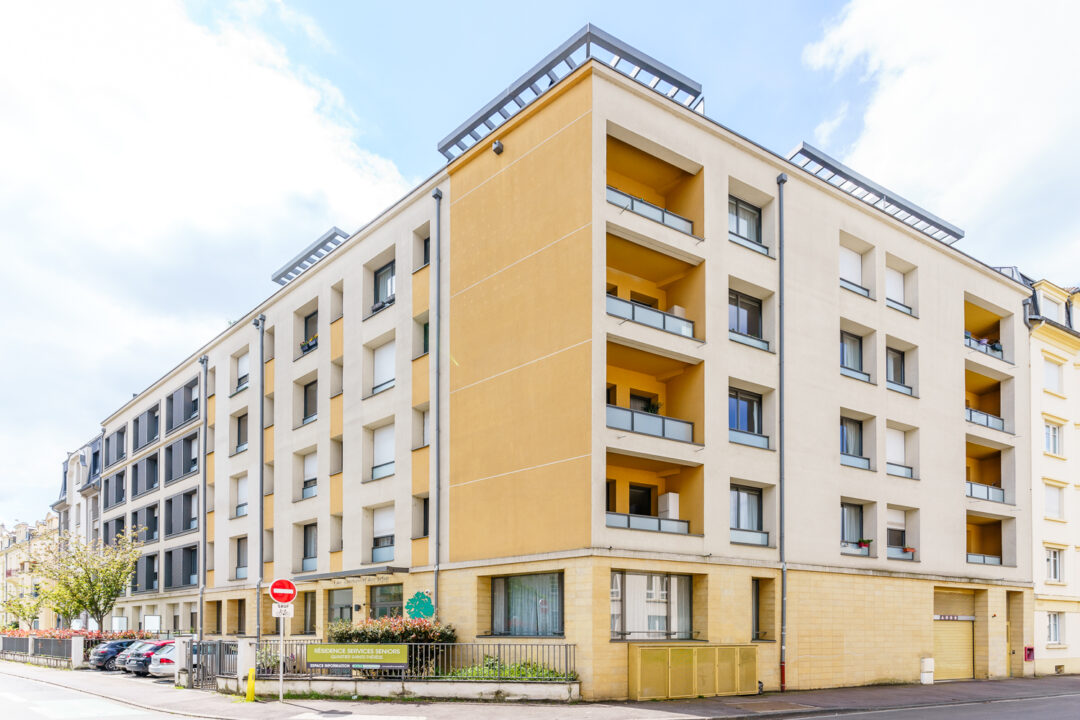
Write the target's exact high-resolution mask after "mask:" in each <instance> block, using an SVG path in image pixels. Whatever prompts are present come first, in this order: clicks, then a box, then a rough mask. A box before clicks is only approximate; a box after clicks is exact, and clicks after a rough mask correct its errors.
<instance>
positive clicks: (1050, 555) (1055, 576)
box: [1046, 548, 1064, 582]
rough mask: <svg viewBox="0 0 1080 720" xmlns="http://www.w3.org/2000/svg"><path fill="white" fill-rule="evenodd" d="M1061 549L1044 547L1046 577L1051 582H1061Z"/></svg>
mask: <svg viewBox="0 0 1080 720" xmlns="http://www.w3.org/2000/svg"><path fill="white" fill-rule="evenodd" d="M1063 560H1064V558H1062V556H1061V551H1060V550H1058V549H1057V548H1046V579H1047V580H1050V581H1052V582H1061V578H1062V576H1063V573H1062V569H1063V568H1062V561H1063Z"/></svg>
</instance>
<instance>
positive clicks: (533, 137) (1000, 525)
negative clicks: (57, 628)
mask: <svg viewBox="0 0 1080 720" xmlns="http://www.w3.org/2000/svg"><path fill="white" fill-rule="evenodd" d="M701 98H702V94H701V88H700V86H699V85H698V84H697V83H696V82H694V81H693V80H691V79H689V78H687V77H686V76H684V75H682V74H681V73H679V72H677V71H675V70H673V69H671V68H668V67H667V66H665V65H663V64H662V63H659V62H658V61H656V60H653V59H651V58H649V57H648V56H647V55H644V54H643V53H641V52H639V51H637V50H635V49H634V48H632V47H630V46H628V45H626V44H625V43H622V42H621V41H619V40H617V39H615V38H612V37H611V36H609V35H607V34H605V33H603V32H602V31H599V30H598V29H596V28H595V27H591V26H586V28H584V29H583V30H582V31H580V32H579V33H577V34H576V35H575V36H574V37H572V38H571V39H570V40H569V41H568V42H567V43H564V44H563V46H561V47H560V49H559V50H557V51H556V52H554V53H552V54H551V55H549V56H548V57H547V58H545V59H544V60H543V61H541V63H540V64H538V65H537V66H536V67H535V68H534V69H533V70H532V71H530V73H528V74H526V75H525V76H523V77H522V78H520V79H519V80H517V81H516V82H514V83H513V84H511V85H510V86H509V88H508V90H507V91H505V92H504V93H503V94H501V95H500V96H498V97H497V98H496V99H494V100H493V101H492V102H491V103H489V104H488V105H487V106H485V107H484V108H483V109H481V110H480V111H479V112H478V113H476V114H475V115H474V116H473V117H472V118H470V119H469V120H468V121H467V122H465V123H464V124H463V125H462V126H460V127H459V128H458V129H457V130H455V131H454V132H453V133H451V135H449V136H448V137H447V138H446V139H444V140H443V142H441V143H440V144H439V149H440V151H441V152H442V153H443V154H444V155H445V156H446V158H447V160H448V163H447V165H446V167H445V168H443V169H441V170H440V171H438V172H437V173H435V174H434V175H433V176H432V177H430V178H428V179H427V180H426V181H424V182H423V183H421V184H420V185H419V186H418V187H417V188H415V189H414V190H413V191H412V192H410V193H409V194H408V195H407V196H406V197H404V198H402V199H401V200H400V201H399V202H398V203H397V204H395V205H394V206H393V207H391V208H390V209H388V210H387V211H386V212H384V213H383V214H382V215H380V216H379V217H377V218H376V219H374V220H373V221H372V222H370V223H369V224H368V225H366V226H364V227H363V228H361V229H360V230H359V231H357V232H355V233H353V234H351V235H347V234H346V233H343V232H342V231H340V230H338V229H337V228H332V229H331V230H330V231H328V232H327V233H326V234H324V235H323V236H321V237H320V238H318V239H317V240H316V241H315V242H314V243H313V244H312V245H310V246H308V247H307V248H305V249H304V250H303V251H301V252H300V253H299V254H298V255H297V256H296V257H295V258H294V259H293V260H291V261H290V262H289V263H287V264H286V265H285V266H283V267H282V268H281V270H279V271H278V272H277V273H275V275H274V279H275V280H276V281H277V282H278V283H279V284H281V285H282V287H281V289H280V290H278V291H277V292H276V293H275V294H274V295H273V296H271V297H270V298H268V299H267V300H265V301H264V302H262V303H260V304H259V305H258V306H257V307H256V308H254V309H253V310H252V311H251V312H250V313H249V314H247V315H246V316H245V317H244V318H242V319H241V320H240V321H239V322H237V323H236V324H235V325H233V326H231V327H230V328H229V329H228V330H227V331H225V332H223V333H222V334H221V335H219V336H218V337H216V338H214V339H213V340H212V341H211V342H209V343H208V344H207V345H205V346H204V347H202V348H200V349H199V350H198V351H197V352H195V353H193V354H192V355H191V356H190V357H188V358H187V359H185V360H184V361H183V362H182V363H180V364H179V365H178V366H177V367H176V368H174V369H172V370H170V371H169V372H168V373H167V374H166V375H164V376H163V377H162V378H161V379H160V380H158V381H157V382H155V383H154V384H153V385H152V386H151V387H149V388H147V389H146V390H145V391H143V392H142V393H140V394H138V395H137V396H136V397H135V398H133V399H132V400H131V401H130V402H128V403H126V404H125V405H124V406H123V407H121V408H120V409H118V410H117V411H116V412H114V413H113V414H112V415H110V416H109V417H108V418H106V419H105V421H104V423H103V426H104V442H103V457H104V459H103V463H104V467H103V470H102V473H101V475H102V481H101V491H100V492H101V497H102V518H103V524H102V528H103V530H102V531H103V536H104V537H105V538H106V539H108V538H109V537H111V535H113V534H115V533H116V532H118V531H119V530H120V529H122V528H124V527H136V526H137V527H140V528H144V530H143V531H142V532H143V533H144V537H145V539H146V540H147V544H146V546H145V553H144V556H143V558H142V559H141V560H140V562H139V569H138V572H137V573H136V576H135V580H134V584H133V587H132V589H131V592H130V593H129V594H128V595H127V596H126V597H125V598H123V599H122V600H121V601H120V602H119V603H118V604H117V608H116V611H115V616H114V618H112V619H111V622H112V623H113V625H114V627H120V626H127V627H137V626H141V627H144V628H145V627H150V626H155V625H158V624H160V626H161V627H162V628H163V629H168V630H174V629H175V630H185V629H188V628H190V627H193V626H195V625H197V623H198V620H199V619H198V617H197V615H198V612H199V607H200V605H199V596H200V586H201V583H200V580H201V575H200V574H201V570H203V569H204V570H205V584H204V585H203V586H202V589H203V595H204V597H203V604H202V608H203V611H204V613H205V614H204V617H203V618H202V620H203V624H204V627H205V630H206V632H208V633H210V634H219V633H220V634H230V635H231V634H243V633H246V634H253V633H255V632H256V631H257V630H258V631H260V632H262V633H268V632H274V631H275V628H276V627H277V626H276V623H275V621H274V620H273V619H272V618H271V617H270V607H269V606H270V603H269V600H268V597H267V595H266V593H265V586H266V585H267V584H268V583H269V581H270V580H271V579H272V578H274V577H289V578H291V579H292V580H294V581H295V582H296V583H297V585H298V588H299V590H300V597H299V598H298V600H297V612H296V616H295V617H294V618H292V619H291V621H289V622H288V623H287V627H286V632H288V633H290V634H293V635H322V634H323V633H324V632H325V627H326V624H327V623H328V622H330V621H332V620H334V619H339V618H345V619H350V618H356V617H359V616H379V615H383V614H391V613H401V612H403V611H404V610H405V607H406V605H407V603H408V602H409V600H410V599H418V596H419V597H420V598H430V599H431V600H432V601H433V604H434V606H435V608H436V612H437V614H438V617H439V618H440V619H442V620H443V621H445V622H449V623H452V624H453V625H454V626H455V627H456V628H457V630H458V636H459V638H460V639H461V640H462V641H475V640H477V639H483V640H485V641H498V640H500V639H502V638H506V639H507V640H509V641H525V640H524V639H525V638H528V640H527V641H528V642H551V643H573V644H574V645H575V646H576V657H577V671H578V673H579V674H580V676H581V680H582V695H583V696H584V697H586V698H589V699H604V698H621V697H626V696H627V695H628V692H629V690H628V688H629V673H630V668H631V665H632V662H631V661H632V658H633V656H634V654H635V653H639V652H641V650H642V648H647V647H650V646H657V647H659V646H668V645H672V644H674V645H679V644H680V643H681V644H686V643H687V642H690V641H693V642H695V643H697V644H701V643H702V642H704V643H706V644H726V645H739V646H744V647H749V648H753V649H754V650H753V652H754V653H755V654H756V668H757V673H756V675H757V677H758V678H759V679H760V680H761V682H762V683H763V684H764V687H765V688H766V689H777V688H778V687H781V685H783V686H785V687H787V688H792V689H804V688H814V687H825V686H838V685H859V684H868V683H879V682H897V681H902V682H912V681H915V680H917V679H918V677H919V672H920V667H921V660H922V659H923V658H934V659H935V661H936V673H937V677H938V678H939V679H943V678H963V677H1003V676H1008V675H1030V674H1031V673H1032V672H1033V664H1032V663H1031V662H1025V661H1024V652H1023V649H1024V648H1025V647H1027V646H1031V645H1032V644H1033V643H1034V634H1035V632H1034V629H1033V627H1032V617H1033V613H1034V607H1033V603H1034V595H1033V590H1032V565H1031V558H1032V550H1031V545H1032V540H1031V538H1032V529H1031V526H1030V525H1031V521H1030V518H1031V507H1030V505H1031V502H1030V501H1031V492H1030V490H1031V475H1030V472H1031V455H1030V448H1029V443H1027V442H1026V441H1024V440H1023V439H1020V440H1018V439H1017V438H1018V434H1019V435H1021V436H1022V433H1023V431H1024V428H1025V427H1027V425H1028V420H1027V419H1028V417H1029V412H1030V398H1029V394H1030V393H1029V391H1028V388H1029V387H1030V384H1031V378H1030V374H1029V368H1028V363H1027V361H1026V360H1027V347H1028V345H1027V343H1028V336H1027V329H1026V327H1025V326H1024V317H1025V316H1024V302H1025V300H1026V299H1027V298H1028V296H1029V294H1030V291H1029V289H1028V287H1027V286H1026V285H1025V284H1024V283H1023V282H1020V281H1017V280H1016V279H1014V278H1012V277H1009V276H1008V275H1006V274H1003V273H1001V272H998V271H996V270H994V269H993V268H990V267H987V266H986V265H984V264H982V263H980V262H979V261H977V260H976V259H974V258H972V257H970V256H969V255H966V254H964V253H963V252H961V251H959V250H958V249H957V248H956V247H955V246H954V243H955V242H956V241H958V240H959V239H960V238H961V237H962V235H963V233H962V231H960V230H959V229H958V228H955V227H953V226H952V225H950V224H949V223H947V222H945V221H943V220H940V219H939V218H936V217H935V216H933V215H932V214H930V213H929V212H927V211H925V210H923V209H921V208H919V207H918V206H916V205H914V204H912V203H909V202H907V201H905V200H902V199H900V198H899V197H897V196H896V195H895V194H892V193H889V192H888V191H886V190H885V189H884V188H882V187H881V186H879V185H877V184H875V183H873V182H872V181H870V180H868V179H866V178H863V177H862V176H860V175H859V174H858V173H856V172H854V171H852V170H850V169H849V168H846V167H844V166H843V165H842V164H840V163H838V162H837V161H835V160H834V159H832V158H829V157H828V156H827V155H825V154H824V153H822V152H820V151H819V150H816V149H815V148H812V147H810V146H807V145H802V146H800V147H799V148H798V149H797V150H796V151H795V152H793V153H792V154H791V155H790V156H789V157H783V156H778V155H776V154H774V153H771V152H769V151H768V150H765V149H764V148H762V147H760V146H758V145H756V144H754V143H753V142H752V141H750V140H748V139H746V138H744V137H742V136H740V135H738V134H736V133H734V132H732V131H730V130H728V129H727V128H725V127H723V126H722V125H720V124H718V123H717V122H715V121H714V120H711V119H709V118H707V117H706V116H705V115H704V114H703V113H702V112H701V109H702V106H701ZM782 268H783V269H782ZM984 341H985V342H984ZM725 397H726V399H727V412H726V413H725V411H724V402H723V401H724V398H725ZM965 472H966V481H962V480H961V476H962V474H963V473H965ZM991 495H992V497H991ZM203 503H205V511H204V510H203V509H202V505H203ZM725 520H727V522H725ZM203 548H205V550H203ZM204 560H205V563H204V562H203V561H204ZM260 582H261V585H260ZM260 587H261V588H262V592H261V596H260V594H259V592H260V591H259V588H260ZM785 587H786V593H785V592H784V588H785ZM785 595H786V600H785ZM257 608H261V610H260V609H257ZM785 630H786V638H785V637H784V636H783V633H784V631H785ZM782 646H783V648H784V650H783V651H782V650H781V647H782ZM782 661H783V670H781V666H782Z"/></svg>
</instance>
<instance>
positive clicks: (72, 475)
mask: <svg viewBox="0 0 1080 720" xmlns="http://www.w3.org/2000/svg"><path fill="white" fill-rule="evenodd" d="M101 441H102V438H101V436H100V435H99V436H95V437H94V438H93V439H92V440H90V441H89V442H87V443H86V444H85V445H83V446H82V447H80V448H79V449H78V450H76V451H75V452H72V453H69V454H68V456H67V459H66V460H65V461H64V463H63V466H62V468H61V481H60V497H59V498H57V500H56V502H54V503H53V504H52V505H50V506H49V507H50V508H51V509H52V510H53V511H54V512H55V513H56V514H57V526H58V529H59V530H60V532H70V533H75V534H77V535H79V536H81V537H82V538H83V540H85V541H87V542H96V541H98V540H99V539H100V538H101V508H100V506H99V504H98V503H99V498H98V494H99V491H100V489H101ZM95 624H96V623H95V621H94V620H93V619H92V618H90V617H89V616H88V615H86V614H85V613H83V615H82V617H79V618H75V619H73V620H72V626H73V627H76V628H90V629H96V628H95V627H94V626H95Z"/></svg>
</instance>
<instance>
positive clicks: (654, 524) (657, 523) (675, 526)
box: [606, 512, 690, 535]
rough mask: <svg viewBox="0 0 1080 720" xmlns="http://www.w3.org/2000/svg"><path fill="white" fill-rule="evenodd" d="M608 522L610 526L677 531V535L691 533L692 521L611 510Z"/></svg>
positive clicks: (654, 530)
mask: <svg viewBox="0 0 1080 720" xmlns="http://www.w3.org/2000/svg"><path fill="white" fill-rule="evenodd" d="M606 524H607V526H608V527H609V528H624V529H629V530H651V531H653V532H666V533H675V534H677V535H688V534H689V533H690V523H689V522H687V521H686V520H673V519H670V518H662V517H654V516H652V515H631V514H629V513H617V512H609V513H607V520H606Z"/></svg>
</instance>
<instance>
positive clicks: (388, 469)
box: [371, 424, 394, 480]
mask: <svg viewBox="0 0 1080 720" xmlns="http://www.w3.org/2000/svg"><path fill="white" fill-rule="evenodd" d="M371 444H372V449H371V479H372V480H378V479H379V478H384V477H388V476H390V475H393V474H394V426H393V425H392V424H391V425H383V426H382V427H379V428H375V429H374V430H373V431H372V432H371Z"/></svg>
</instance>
